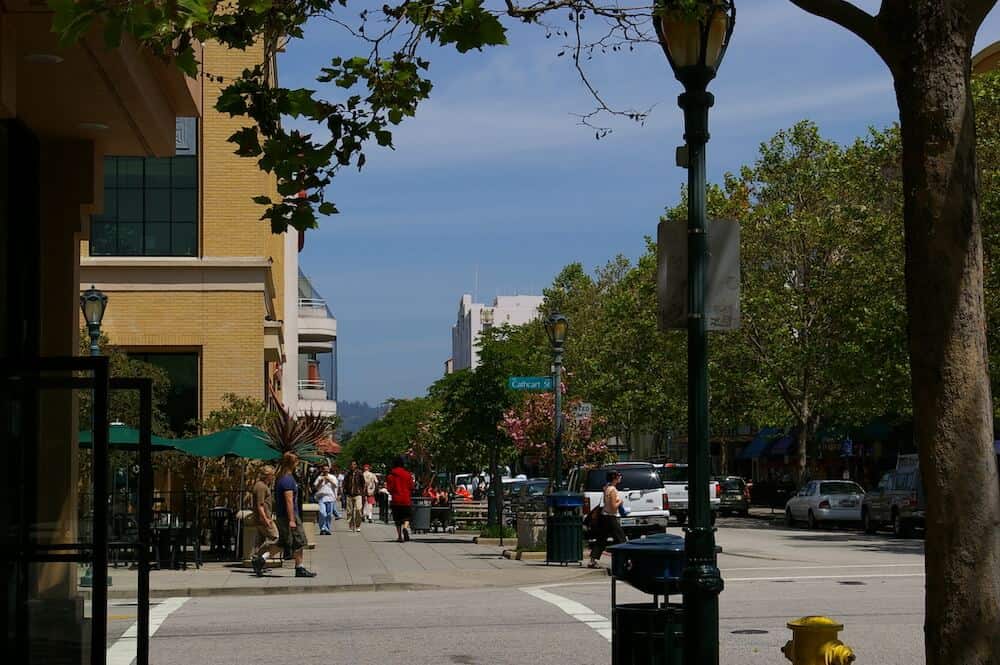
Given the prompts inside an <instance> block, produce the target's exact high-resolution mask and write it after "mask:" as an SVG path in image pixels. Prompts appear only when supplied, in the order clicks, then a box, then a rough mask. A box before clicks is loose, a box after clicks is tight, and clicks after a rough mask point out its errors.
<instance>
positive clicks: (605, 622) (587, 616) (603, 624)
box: [521, 585, 611, 642]
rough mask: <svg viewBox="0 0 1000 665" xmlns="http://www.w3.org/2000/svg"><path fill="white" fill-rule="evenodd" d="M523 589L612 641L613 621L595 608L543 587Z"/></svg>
mask: <svg viewBox="0 0 1000 665" xmlns="http://www.w3.org/2000/svg"><path fill="white" fill-rule="evenodd" d="M546 586H554V585H546ZM521 591H523V592H525V593H526V594H528V595H529V596H534V597H535V598H538V599H539V600H544V601H545V602H547V603H551V604H552V605H555V606H556V607H558V608H559V609H561V610H562V611H563V612H565V613H566V614H568V615H570V616H571V617H573V618H574V619H576V620H577V621H580V622H583V623H585V624H587V625H588V626H590V627H591V628H592V629H594V631H595V632H596V633H597V634H598V635H600V636H601V637H603V638H604V639H606V640H607V641H608V642H610V641H611V621H610V620H609V619H608V618H607V617H604V616H601V615H600V614H597V613H596V612H594V610H592V609H590V608H589V607H587V606H586V605H584V604H583V603H578V602H576V601H575V600H570V599H569V598H563V597H562V596H557V595H556V594H554V593H551V592H549V591H546V590H545V589H542V588H541V587H525V588H523V589H521Z"/></svg>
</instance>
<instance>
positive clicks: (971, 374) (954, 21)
mask: <svg viewBox="0 0 1000 665" xmlns="http://www.w3.org/2000/svg"><path fill="white" fill-rule="evenodd" d="M908 5H909V9H908V11H907V12H906V15H905V16H903V17H900V19H901V22H902V25H901V24H900V23H897V24H895V25H894V26H893V28H894V30H893V46H892V47H890V52H891V56H893V63H892V70H893V77H894V80H895V87H896V97H897V101H898V103H899V110H900V122H901V130H902V140H903V185H904V197H905V200H904V219H905V236H906V296H907V308H908V313H909V351H910V365H911V370H912V394H913V413H914V431H915V437H916V441H917V445H918V448H919V451H920V469H921V474H922V476H923V481H924V490H925V493H926V499H927V542H926V559H925V561H926V563H925V567H926V576H927V577H926V585H927V593H926V600H925V606H926V618H925V650H926V656H927V663H928V665H985V664H987V663H989V664H992V665H997V664H1000V572H998V571H1000V492H998V491H997V467H996V461H995V458H994V454H993V419H992V402H991V395H990V383H989V376H988V368H987V355H986V323H985V314H984V310H983V248H982V234H981V229H980V224H979V219H978V211H977V205H978V203H977V200H978V192H977V189H978V186H977V171H976V160H975V130H974V124H973V108H972V98H971V95H970V88H969V77H970V68H971V65H970V56H971V47H972V36H971V35H967V33H969V32H973V33H974V30H969V29H968V28H967V26H966V25H965V20H966V19H965V17H964V16H963V15H962V10H961V9H956V8H955V7H952V6H950V5H949V3H934V2H929V3H908Z"/></svg>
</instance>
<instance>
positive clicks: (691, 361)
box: [653, 0, 736, 665]
mask: <svg viewBox="0 0 1000 665" xmlns="http://www.w3.org/2000/svg"><path fill="white" fill-rule="evenodd" d="M735 19H736V8H735V6H734V4H733V2H732V1H731V0H660V1H659V2H658V3H657V5H656V7H655V9H654V11H653V25H654V26H655V28H656V34H657V36H658V37H659V39H660V44H661V46H662V47H663V52H664V53H665V54H666V56H667V60H668V61H669V62H670V66H671V68H673V70H674V76H676V77H677V80H678V81H680V82H681V83H682V84H683V85H684V92H683V93H682V94H681V95H680V97H678V100H677V101H678V105H679V106H680V107H681V109H683V111H684V140H685V142H686V144H687V159H686V162H687V168H688V244H687V249H688V275H687V277H688V294H687V295H688V307H687V310H688V321H687V332H688V487H689V493H688V496H689V503H688V506H689V513H690V515H689V521H688V526H687V527H686V528H685V538H684V552H685V555H686V559H687V563H686V565H685V569H684V573H683V576H682V584H681V590H682V592H683V596H684V608H685V613H684V617H685V619H684V622H685V625H684V662H685V664H686V665H718V662H719V593H721V592H722V587H723V582H722V575H721V573H720V572H719V567H718V562H717V559H716V553H715V529H714V528H713V527H712V525H711V515H710V510H711V508H710V504H709V496H708V490H709V487H708V483H709V464H710V459H709V448H708V334H707V327H706V321H705V283H706V272H707V264H708V237H707V225H706V223H705V144H706V143H708V136H709V135H708V109H709V108H711V106H712V104H713V103H714V102H715V98H714V97H713V96H712V94H711V93H710V92H708V90H707V88H708V84H709V82H710V81H711V80H712V79H713V78H715V75H716V72H717V71H718V68H719V63H721V62H722V57H723V55H725V52H726V48H727V47H728V46H729V39H730V37H731V35H732V32H733V24H734V23H735Z"/></svg>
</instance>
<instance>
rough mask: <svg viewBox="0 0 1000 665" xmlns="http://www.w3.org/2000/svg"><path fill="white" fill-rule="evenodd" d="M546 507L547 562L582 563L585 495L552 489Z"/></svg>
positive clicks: (546, 499) (546, 500) (546, 498)
mask: <svg viewBox="0 0 1000 665" xmlns="http://www.w3.org/2000/svg"><path fill="white" fill-rule="evenodd" d="M545 507H546V513H547V516H546V520H545V532H546V533H545V563H546V564H550V563H558V564H562V565H565V564H568V563H583V513H582V511H583V495H582V494H576V493H574V492H553V493H552V494H549V495H547V496H546V497H545Z"/></svg>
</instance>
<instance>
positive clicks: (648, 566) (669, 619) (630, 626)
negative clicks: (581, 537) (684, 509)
mask: <svg viewBox="0 0 1000 665" xmlns="http://www.w3.org/2000/svg"><path fill="white" fill-rule="evenodd" d="M608 550H609V551H610V552H611V663H612V665H640V664H642V665H681V663H683V658H684V652H683V643H682V639H683V635H684V607H683V606H682V605H680V604H677V603H671V602H669V600H670V598H669V597H670V595H672V594H674V595H675V594H679V593H680V592H681V574H682V573H683V571H684V565H685V562H686V559H685V556H684V539H683V538H682V537H680V536H675V535H672V534H665V533H661V534H656V535H653V536H647V537H645V538H640V539H638V540H633V541H630V542H627V543H622V544H620V545H614V546H612V547H609V548H608ZM618 580H622V581H624V582H626V583H627V584H629V585H630V586H632V587H635V588H636V589H638V590H639V591H642V592H644V593H648V594H650V595H651V596H653V599H652V602H648V603H628V604H621V605H620V604H618V602H617V592H616V584H617V581H618ZM661 598H662V600H661Z"/></svg>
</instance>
